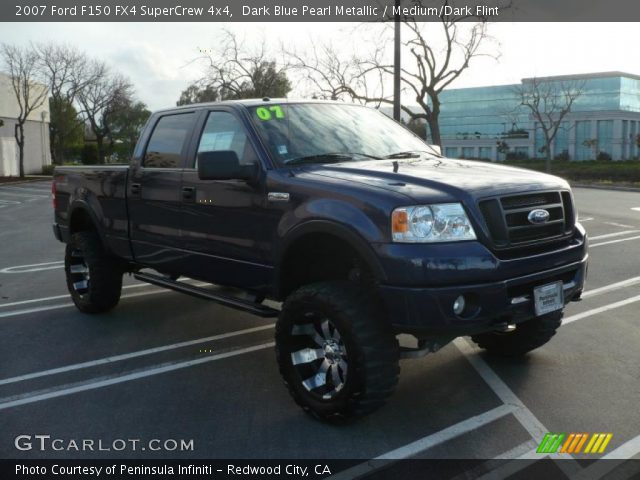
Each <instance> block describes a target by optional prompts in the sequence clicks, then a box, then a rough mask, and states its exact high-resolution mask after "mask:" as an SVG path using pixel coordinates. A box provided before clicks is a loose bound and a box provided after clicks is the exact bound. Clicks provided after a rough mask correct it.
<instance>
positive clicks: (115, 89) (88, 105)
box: [78, 61, 133, 163]
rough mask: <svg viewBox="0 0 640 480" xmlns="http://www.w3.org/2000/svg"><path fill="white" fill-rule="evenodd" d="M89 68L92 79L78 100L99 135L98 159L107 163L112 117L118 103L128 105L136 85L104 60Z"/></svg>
mask: <svg viewBox="0 0 640 480" xmlns="http://www.w3.org/2000/svg"><path fill="white" fill-rule="evenodd" d="M89 68H90V69H91V75H90V76H91V78H92V81H91V82H90V83H88V84H87V85H86V86H85V87H84V88H83V89H82V90H80V91H79V92H78V103H79V104H80V105H81V112H80V113H81V115H82V116H83V118H84V119H85V121H86V123H87V124H88V126H89V128H90V129H91V131H92V132H93V135H94V136H95V140H96V146H97V154H98V162H99V163H104V160H105V157H106V151H105V140H108V138H109V135H110V131H111V127H110V122H111V119H112V117H113V116H114V114H115V112H116V109H117V108H118V105H123V104H126V103H127V102H126V101H124V99H130V98H131V96H132V94H133V92H132V90H133V87H132V85H131V83H130V82H129V80H128V79H126V78H125V77H123V76H121V75H114V74H113V73H111V72H110V70H109V69H108V68H107V66H106V65H105V64H104V63H101V62H97V61H94V62H92V63H91V66H90V67H89Z"/></svg>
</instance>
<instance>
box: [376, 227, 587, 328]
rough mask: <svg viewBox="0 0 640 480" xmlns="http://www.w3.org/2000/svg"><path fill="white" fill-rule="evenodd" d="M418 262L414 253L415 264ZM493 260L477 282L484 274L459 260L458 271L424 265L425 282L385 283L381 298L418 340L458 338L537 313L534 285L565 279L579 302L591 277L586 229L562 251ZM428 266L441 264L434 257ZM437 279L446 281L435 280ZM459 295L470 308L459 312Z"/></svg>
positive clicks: (398, 324) (569, 294)
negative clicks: (455, 307)
mask: <svg viewBox="0 0 640 480" xmlns="http://www.w3.org/2000/svg"><path fill="white" fill-rule="evenodd" d="M474 248H475V247H474ZM485 252H486V251H485ZM414 253H415V252H414ZM467 253H469V252H467ZM415 260H416V259H415V257H414V263H416V262H415ZM493 260H495V262H490V264H492V266H493V268H489V269H488V270H485V271H484V272H483V273H484V275H482V276H483V277H485V281H477V278H478V277H479V276H480V272H479V271H478V269H477V268H470V269H469V270H466V269H465V268H460V264H458V269H455V268H454V269H453V270H449V269H447V270H445V271H442V270H440V271H438V270H436V271H428V270H429V269H428V268H426V269H423V272H424V273H425V276H426V277H428V278H429V281H427V282H425V283H423V286H421V285H415V284H409V285H380V286H379V293H380V296H381V297H382V299H383V301H384V304H385V306H386V309H387V313H388V315H389V318H390V320H391V323H392V325H393V327H394V329H395V330H396V332H398V333H410V334H413V335H416V336H417V337H418V338H427V337H433V336H452V337H453V336H462V335H471V334H476V333H481V332H486V331H491V330H496V329H499V328H500V327H501V326H503V325H505V324H517V323H519V322H522V321H525V320H529V319H531V318H534V317H535V310H534V300H533V289H534V288H535V287H537V286H540V285H545V284H548V283H552V282H556V281H562V283H563V291H564V302H565V305H566V304H567V303H569V302H570V301H575V300H578V299H579V298H580V295H581V294H582V289H583V287H584V282H585V278H586V275H587V264H588V253H587V239H586V236H585V235H584V232H579V238H577V241H576V242H575V243H574V244H573V246H572V247H571V248H568V249H565V250H562V251H552V252H548V253H546V254H541V255H536V256H535V257H525V258H521V259H511V260H509V261H508V262H503V261H500V260H498V259H496V258H495V257H493ZM466 262H467V265H473V264H474V263H478V262H479V260H478V259H477V258H473V257H471V258H467V259H466ZM444 263H446V262H444ZM444 263H441V264H440V265H443V264H444ZM429 264H431V265H437V264H438V263H437V260H436V259H434V258H430V259H429ZM423 268H424V265H423ZM425 270H426V271H425ZM515 272H519V273H520V274H519V275H517V274H514V273H515ZM437 277H440V278H441V279H446V282H438V283H436V282H433V279H434V278H437ZM434 284H435V285H434ZM424 285H429V286H424ZM459 295H464V296H465V300H466V301H467V309H465V311H464V312H463V313H462V314H460V315H456V314H455V313H454V312H453V303H454V301H455V299H456V298H457V297H458V296H459Z"/></svg>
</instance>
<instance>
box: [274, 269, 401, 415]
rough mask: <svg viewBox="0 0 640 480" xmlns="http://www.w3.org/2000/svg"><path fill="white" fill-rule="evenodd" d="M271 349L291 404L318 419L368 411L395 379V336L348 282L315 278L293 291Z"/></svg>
mask: <svg viewBox="0 0 640 480" xmlns="http://www.w3.org/2000/svg"><path fill="white" fill-rule="evenodd" d="M276 354H277V359H278V365H279V367H280V373H281V374H282V377H283V379H284V382H285V384H286V386H287V388H288V389H289V392H290V393H291V395H292V396H293V398H294V400H295V401H296V403H298V405H300V406H301V407H302V408H303V409H304V410H305V411H307V412H308V413H310V414H311V415H313V416H314V417H315V418H318V419H320V420H323V421H329V422H339V421H344V420H349V419H352V418H357V417H360V416H363V415H366V414H368V413H370V412H372V411H374V410H376V409H377V408H379V407H380V406H382V405H383V404H384V403H385V401H386V399H387V398H388V397H389V396H390V395H391V394H392V393H393V390H394V388H395V386H396V384H397V382H398V374H399V371H400V368H399V366H398V359H399V350H398V344H397V341H396V338H395V335H394V334H393V332H392V331H391V328H390V327H389V325H388V323H387V322H386V319H385V318H384V315H382V314H381V308H380V307H379V305H378V303H377V302H376V301H374V299H373V298H372V297H371V295H370V294H369V293H368V291H367V290H366V289H364V288H363V287H362V286H359V285H357V284H354V283H352V282H346V281H344V282H342V281H339V282H322V283H316V284H312V285H307V286H304V287H301V288H300V289H299V290H297V291H296V292H295V293H293V294H292V295H291V296H290V297H289V298H288V299H287V300H286V301H285V303H284V305H283V308H282V312H281V314H280V318H279V320H278V323H277V326H276Z"/></svg>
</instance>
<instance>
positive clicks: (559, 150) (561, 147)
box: [553, 122, 570, 158]
mask: <svg viewBox="0 0 640 480" xmlns="http://www.w3.org/2000/svg"><path fill="white" fill-rule="evenodd" d="M569 128H570V127H569V122H562V123H560V126H559V127H558V132H557V133H556V138H554V140H553V155H554V157H555V158H558V157H565V156H568V155H569Z"/></svg>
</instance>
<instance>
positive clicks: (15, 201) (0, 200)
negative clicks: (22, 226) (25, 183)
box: [0, 198, 22, 206]
mask: <svg viewBox="0 0 640 480" xmlns="http://www.w3.org/2000/svg"><path fill="white" fill-rule="evenodd" d="M0 203H4V204H5V206H6V205H20V204H21V203H22V202H18V201H17V200H4V199H2V198H0Z"/></svg>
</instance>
